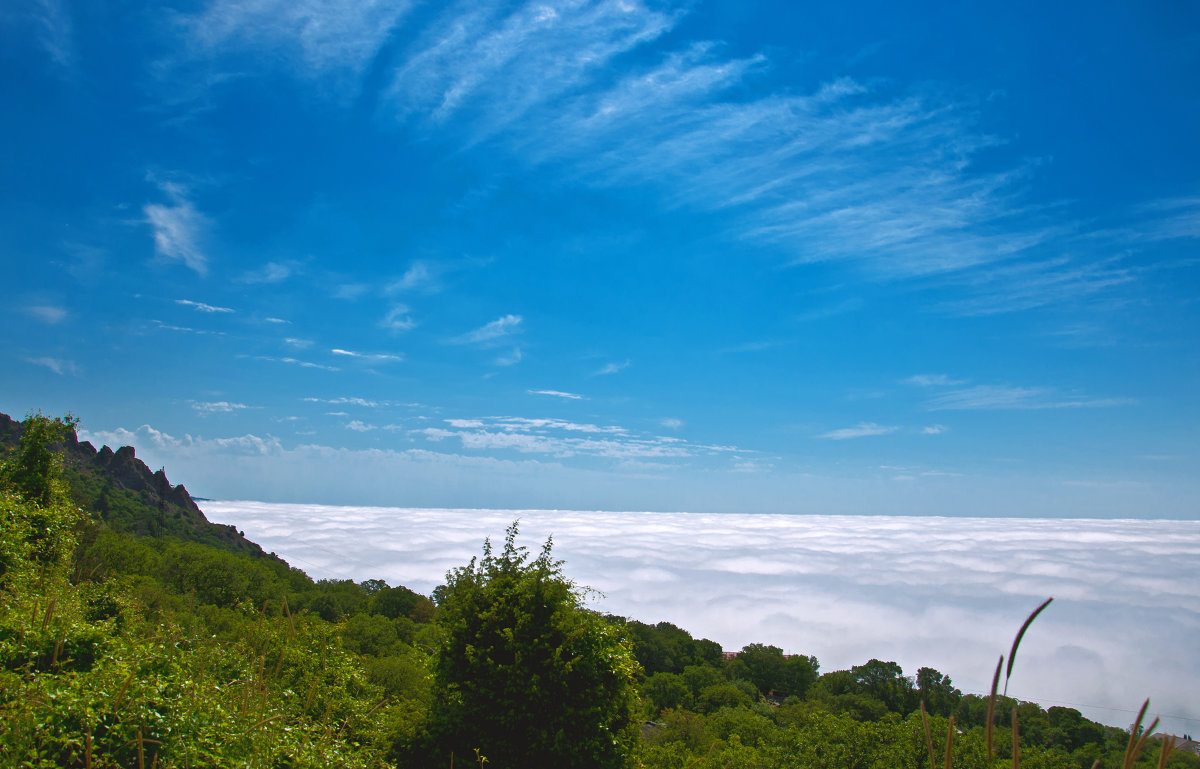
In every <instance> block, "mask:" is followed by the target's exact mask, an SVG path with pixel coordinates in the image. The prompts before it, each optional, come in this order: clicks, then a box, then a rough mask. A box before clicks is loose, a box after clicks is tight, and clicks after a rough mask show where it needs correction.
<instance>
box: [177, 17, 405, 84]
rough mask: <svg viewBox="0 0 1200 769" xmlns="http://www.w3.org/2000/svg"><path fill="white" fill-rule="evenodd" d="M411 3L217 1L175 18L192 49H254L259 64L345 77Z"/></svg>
mask: <svg viewBox="0 0 1200 769" xmlns="http://www.w3.org/2000/svg"><path fill="white" fill-rule="evenodd" d="M411 7H412V3H411V2H407V0H395V1H392V0H368V1H367V2H358V1H357V0H216V2H213V3H210V4H209V5H208V7H207V8H206V9H205V10H204V11H203V12H201V13H197V14H195V15H190V16H183V17H179V22H180V24H181V26H182V27H183V29H184V30H186V32H187V33H188V36H189V39H190V40H191V41H192V43H193V45H194V46H195V51H194V53H200V54H203V55H211V54H214V53H223V52H231V51H232V52H239V51H253V52H255V53H258V54H260V55H259V57H258V58H257V59H256V63H258V64H259V65H260V66H262V65H266V66H271V65H275V66H282V67H284V68H285V69H288V70H290V71H292V72H294V73H296V74H298V75H301V76H303V77H306V78H312V79H316V78H322V77H331V76H332V77H336V78H338V79H339V80H347V79H357V77H358V76H359V75H360V74H361V73H362V72H363V70H364V69H365V68H366V67H367V66H368V64H369V63H370V62H371V60H372V59H373V58H374V57H375V56H376V54H377V53H378V52H379V49H380V48H381V47H382V46H383V45H384V43H385V42H386V41H387V39H388V36H389V35H390V34H391V32H392V29H393V28H394V27H395V26H396V25H397V24H398V23H399V22H400V21H401V20H402V19H403V17H404V16H405V15H406V14H407V13H408V12H409V10H410V9H411ZM263 52H267V53H269V54H271V55H269V56H262V55H261V54H262V53H263Z"/></svg>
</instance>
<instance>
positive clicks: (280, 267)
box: [238, 262, 293, 285]
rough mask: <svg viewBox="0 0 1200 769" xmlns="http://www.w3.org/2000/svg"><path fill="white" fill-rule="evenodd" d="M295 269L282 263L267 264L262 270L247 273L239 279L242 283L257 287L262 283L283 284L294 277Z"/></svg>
mask: <svg viewBox="0 0 1200 769" xmlns="http://www.w3.org/2000/svg"><path fill="white" fill-rule="evenodd" d="M292 273H293V268H292V266H291V265H288V264H282V263H280V262H267V263H266V264H264V265H263V266H262V267H261V268H260V269H257V270H253V271H251V272H247V273H246V274H244V275H242V277H241V278H239V279H238V282H240V283H248V284H250V285H256V284H260V283H265V284H274V283H282V282H283V281H285V280H287V279H288V278H290V277H292Z"/></svg>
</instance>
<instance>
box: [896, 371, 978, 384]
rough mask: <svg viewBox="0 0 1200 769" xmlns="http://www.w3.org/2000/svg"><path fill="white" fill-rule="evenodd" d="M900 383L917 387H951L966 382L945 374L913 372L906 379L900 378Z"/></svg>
mask: <svg viewBox="0 0 1200 769" xmlns="http://www.w3.org/2000/svg"><path fill="white" fill-rule="evenodd" d="M901 384H910V385H916V386H917V387H953V386H955V385H960V384H966V382H965V381H964V380H961V379H951V378H950V377H948V376H947V375H945V374H914V375H912V376H910V377H909V378H908V379H904V380H902V381H901Z"/></svg>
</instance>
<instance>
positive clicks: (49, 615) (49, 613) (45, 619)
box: [34, 598, 58, 630]
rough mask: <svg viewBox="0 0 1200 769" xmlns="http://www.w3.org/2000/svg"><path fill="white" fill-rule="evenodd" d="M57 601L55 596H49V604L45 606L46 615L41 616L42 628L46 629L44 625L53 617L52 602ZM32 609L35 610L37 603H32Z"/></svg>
mask: <svg viewBox="0 0 1200 769" xmlns="http://www.w3.org/2000/svg"><path fill="white" fill-rule="evenodd" d="M57 601H58V599H57V598H51V599H50V604H49V605H48V606H47V607H46V615H45V616H44V617H42V630H45V629H46V625H48V624H50V620H51V619H53V617H54V604H55V603H56V602H57ZM34 610H35V611H36V610H37V604H36V603H35V604H34Z"/></svg>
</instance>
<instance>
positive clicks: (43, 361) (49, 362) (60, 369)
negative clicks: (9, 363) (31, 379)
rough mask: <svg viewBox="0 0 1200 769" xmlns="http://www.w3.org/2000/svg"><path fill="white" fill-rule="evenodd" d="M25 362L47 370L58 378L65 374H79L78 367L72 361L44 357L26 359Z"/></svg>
mask: <svg viewBox="0 0 1200 769" xmlns="http://www.w3.org/2000/svg"><path fill="white" fill-rule="evenodd" d="M25 362H26V363H32V364H33V365H35V366H41V367H43V368H48V369H50V370H51V371H53V372H54V373H55V374H58V375H59V376H65V375H67V374H70V375H71V376H75V375H76V374H78V373H79V366H78V365H76V363H75V362H74V361H70V360H66V359H64V358H53V357H50V356H48V355H44V356H41V357H37V358H26V359H25Z"/></svg>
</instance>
